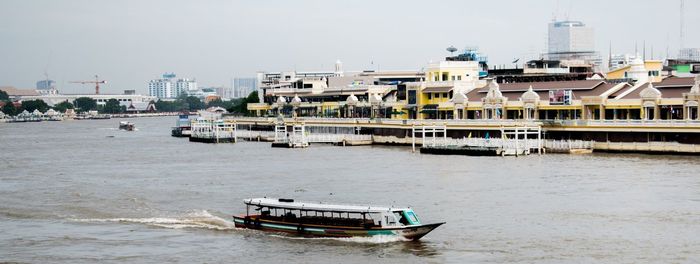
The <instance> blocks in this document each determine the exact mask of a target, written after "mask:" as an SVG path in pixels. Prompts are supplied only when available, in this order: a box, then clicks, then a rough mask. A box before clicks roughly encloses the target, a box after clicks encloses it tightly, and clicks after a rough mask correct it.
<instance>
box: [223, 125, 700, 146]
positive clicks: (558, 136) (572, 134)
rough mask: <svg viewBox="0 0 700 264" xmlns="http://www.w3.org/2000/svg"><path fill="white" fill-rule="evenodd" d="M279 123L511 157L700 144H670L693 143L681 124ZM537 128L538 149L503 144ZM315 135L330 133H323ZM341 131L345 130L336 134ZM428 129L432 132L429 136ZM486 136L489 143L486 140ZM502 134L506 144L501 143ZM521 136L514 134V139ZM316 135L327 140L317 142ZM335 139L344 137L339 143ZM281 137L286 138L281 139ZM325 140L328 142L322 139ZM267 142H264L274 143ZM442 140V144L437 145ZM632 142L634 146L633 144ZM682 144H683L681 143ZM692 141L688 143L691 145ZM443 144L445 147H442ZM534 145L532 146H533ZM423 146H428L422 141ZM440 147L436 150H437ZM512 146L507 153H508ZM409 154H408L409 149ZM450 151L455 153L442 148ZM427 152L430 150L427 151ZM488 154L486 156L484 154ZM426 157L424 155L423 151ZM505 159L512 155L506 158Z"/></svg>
mask: <svg viewBox="0 0 700 264" xmlns="http://www.w3.org/2000/svg"><path fill="white" fill-rule="evenodd" d="M278 119H279V118H270V117H226V120H230V121H235V122H236V123H237V124H238V127H239V128H241V127H246V126H252V127H257V128H258V129H261V128H262V129H267V130H269V131H267V132H266V133H268V134H267V135H268V136H269V134H270V133H274V131H273V130H274V127H275V124H276V123H277V122H278V121H279V120H278ZM282 121H283V122H284V123H285V124H287V127H288V128H287V129H290V130H291V128H290V126H292V124H295V123H297V124H301V123H303V124H304V125H305V129H306V130H307V131H309V133H307V135H306V137H307V140H308V141H309V143H313V142H314V141H317V142H326V143H330V142H336V143H340V144H339V145H342V142H343V139H345V140H344V141H345V145H352V144H356V143H361V144H382V145H404V146H413V147H414V148H415V147H418V146H422V145H423V143H424V139H423V136H422V133H423V128H425V135H427V136H426V137H427V138H428V140H430V141H432V140H433V139H432V138H431V137H430V134H431V133H434V134H437V135H438V136H436V137H435V142H436V144H434V145H435V146H433V147H434V148H435V147H440V146H438V145H444V146H447V145H450V146H458V145H461V146H471V148H472V149H480V147H483V148H486V149H488V148H492V147H503V148H504V149H505V148H508V149H514V150H515V149H517V150H516V151H515V153H519V155H520V154H522V153H523V152H524V151H526V149H528V150H527V151H529V152H531V153H534V152H536V151H541V152H542V153H571V154H576V153H590V152H594V151H603V152H637V153H669V154H700V144H692V143H681V142H673V141H671V142H669V141H663V140H668V138H666V137H667V136H666V133H670V132H673V133H680V134H679V135H680V136H682V138H681V139H683V137H688V138H694V137H695V135H697V134H698V133H700V123H697V122H691V121H683V122H672V124H670V125H669V124H666V123H664V124H661V122H640V123H623V122H604V121H578V122H571V121H538V120H512V119H510V120H509V119H505V120H436V119H405V120H399V119H383V118H374V119H370V118H319V117H304V118H299V117H297V118H283V119H282ZM433 126H434V127H433ZM515 127H519V128H525V127H529V128H536V127H539V128H540V129H541V137H540V138H539V139H538V138H537V137H536V136H534V134H530V135H529V136H527V137H524V136H522V135H521V136H520V137H519V138H520V141H525V138H527V141H528V143H527V144H528V145H530V144H536V142H538V141H541V144H542V145H541V146H536V147H530V148H527V147H524V146H523V145H522V144H526V143H520V144H515V143H507V142H508V141H513V140H512V138H513V135H512V134H509V133H515V132H516V131H506V130H503V131H502V128H515ZM320 129H330V130H329V131H326V132H323V131H321V130H320ZM341 129H347V130H344V131H342V132H341ZM433 129H434V130H435V131H433ZM487 133H488V134H489V137H488V143H487V137H486V134H487ZM502 133H505V134H507V135H506V138H509V139H507V140H506V143H504V142H502V138H503V137H504V136H503V135H502ZM519 133H522V131H518V134H519ZM321 134H332V135H328V136H322V135H321ZM338 134H343V135H342V137H341V136H340V135H338ZM285 135H286V133H285ZM323 137H326V138H327V139H322V138H323ZM272 138H273V137H269V138H268V140H269V141H273V139H272ZM441 138H442V139H441ZM634 141H636V142H634ZM686 141H687V140H686ZM691 141H692V140H691ZM443 142H444V143H443ZM533 142H534V143H533ZM426 143H430V142H428V141H427V140H426ZM438 143H439V144H438ZM510 146H512V147H510ZM516 147H517V148H516ZM414 148H412V149H414ZM444 149H445V150H448V152H450V151H462V150H463V148H462V149H458V150H453V149H454V147H450V148H447V147H445V148H444ZM428 151H429V150H428ZM489 151H490V150H489ZM424 153H425V151H424ZM507 153H508V154H510V153H513V152H507Z"/></svg>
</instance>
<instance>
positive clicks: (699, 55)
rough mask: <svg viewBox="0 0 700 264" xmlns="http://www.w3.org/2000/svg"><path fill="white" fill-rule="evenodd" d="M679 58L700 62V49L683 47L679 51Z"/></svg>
mask: <svg viewBox="0 0 700 264" xmlns="http://www.w3.org/2000/svg"><path fill="white" fill-rule="evenodd" d="M678 59H680V60H687V61H694V62H700V49H698V48H683V49H681V50H680V52H679V53H678Z"/></svg>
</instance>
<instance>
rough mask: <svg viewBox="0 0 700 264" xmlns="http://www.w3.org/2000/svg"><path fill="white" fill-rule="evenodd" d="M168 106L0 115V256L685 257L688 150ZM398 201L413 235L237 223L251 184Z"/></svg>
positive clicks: (48, 259) (694, 194) (694, 197)
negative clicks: (314, 133) (257, 128)
mask: <svg viewBox="0 0 700 264" xmlns="http://www.w3.org/2000/svg"><path fill="white" fill-rule="evenodd" d="M175 119H176V117H159V118H140V119H132V120H131V121H132V122H134V123H135V124H136V127H137V129H138V130H137V131H134V132H126V131H119V130H117V129H116V128H117V126H118V122H119V120H118V119H112V120H85V121H64V122H41V123H12V124H1V123H0V262H27V263H94V262H102V263H113V262H130V263H162V262H180V263H222V262H229V263H244V262H264V263H280V262H284V263H328V262H338V263H373V262H379V263H488V262H490V263H493V262H496V263H505V262H507V263H571V262H574V263H581V262H584V263H590V262H596V263H600V262H604V263H641V262H660V263H698V262H700V253H699V252H700V236H698V234H700V157H697V156H671V155H636V154H624V155H623V154H597V153H596V154H590V155H562V154H547V155H541V156H540V155H530V156H527V157H466V156H432V155H421V154H418V153H411V151H410V148H408V147H396V146H356V147H338V146H330V145H312V146H311V147H309V148H306V149H278V148H271V147H270V143H264V142H239V143H235V144H203V143H190V142H188V141H187V139H182V138H173V137H170V126H172V125H173V124H174V123H175ZM262 196H268V197H289V198H294V199H297V200H312V201H324V202H337V203H353V204H357V203H359V204H369V203H371V204H376V205H395V206H411V207H412V208H414V209H415V210H416V213H417V214H418V216H419V217H420V218H421V219H422V221H423V222H438V221H446V222H447V224H445V225H443V226H441V227H439V228H438V229H436V230H434V231H433V232H432V233H430V234H428V235H427V236H426V237H424V238H423V239H422V240H421V241H419V242H406V241H399V240H397V239H393V238H389V237H379V238H352V239H320V238H297V237H289V236H284V235H276V234H270V233H264V232H259V231H254V230H241V229H237V228H234V227H233V224H232V222H231V215H233V214H239V213H243V212H245V206H244V205H243V203H242V200H243V199H244V198H249V197H262Z"/></svg>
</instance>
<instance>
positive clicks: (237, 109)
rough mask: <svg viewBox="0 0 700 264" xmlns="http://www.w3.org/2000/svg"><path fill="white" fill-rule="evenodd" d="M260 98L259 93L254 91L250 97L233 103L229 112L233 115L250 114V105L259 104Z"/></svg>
mask: <svg viewBox="0 0 700 264" xmlns="http://www.w3.org/2000/svg"><path fill="white" fill-rule="evenodd" d="M259 102H260V98H258V91H253V92H252V93H250V94H249V95H248V97H246V98H243V99H239V100H237V101H235V102H234V103H233V105H232V106H231V107H230V108H228V109H227V110H228V111H229V112H231V113H239V114H244V115H247V114H248V104H249V103H251V104H253V103H259Z"/></svg>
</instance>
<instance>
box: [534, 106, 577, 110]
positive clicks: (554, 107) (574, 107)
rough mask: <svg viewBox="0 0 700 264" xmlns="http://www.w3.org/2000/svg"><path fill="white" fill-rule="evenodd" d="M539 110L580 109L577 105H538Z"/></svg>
mask: <svg viewBox="0 0 700 264" xmlns="http://www.w3.org/2000/svg"><path fill="white" fill-rule="evenodd" d="M537 109H539V110H581V106H579V105H540V106H538V107H537Z"/></svg>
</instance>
